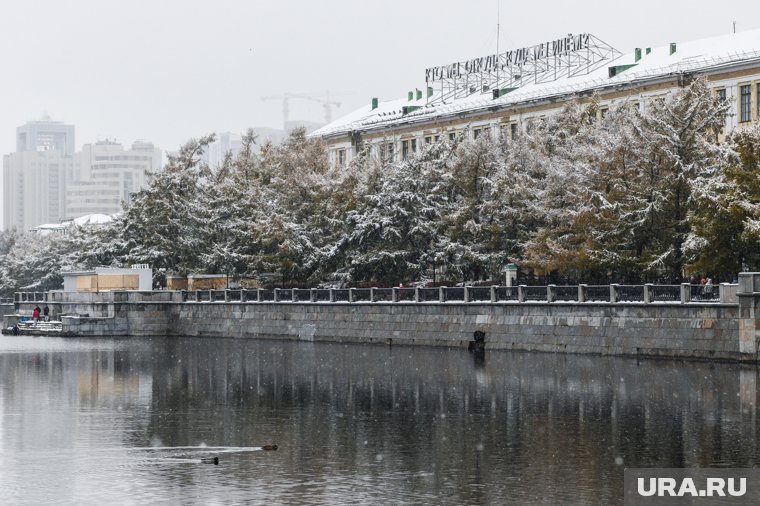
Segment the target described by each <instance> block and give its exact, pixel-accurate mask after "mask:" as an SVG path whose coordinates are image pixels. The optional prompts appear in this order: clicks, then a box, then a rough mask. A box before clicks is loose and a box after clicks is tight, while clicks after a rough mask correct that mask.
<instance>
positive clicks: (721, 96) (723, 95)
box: [715, 88, 726, 104]
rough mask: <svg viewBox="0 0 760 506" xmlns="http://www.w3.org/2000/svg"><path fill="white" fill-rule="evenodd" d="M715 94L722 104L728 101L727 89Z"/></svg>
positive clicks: (717, 91)
mask: <svg viewBox="0 0 760 506" xmlns="http://www.w3.org/2000/svg"><path fill="white" fill-rule="evenodd" d="M715 93H716V94H717V95H718V100H719V101H720V103H721V104H722V103H723V102H725V101H726V89H725V88H721V89H719V90H715Z"/></svg>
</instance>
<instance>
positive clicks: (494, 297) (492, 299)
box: [490, 285, 497, 302]
mask: <svg viewBox="0 0 760 506" xmlns="http://www.w3.org/2000/svg"><path fill="white" fill-rule="evenodd" d="M490 292H491V293H490V295H491V302H496V300H497V297H496V285H491V290H490Z"/></svg>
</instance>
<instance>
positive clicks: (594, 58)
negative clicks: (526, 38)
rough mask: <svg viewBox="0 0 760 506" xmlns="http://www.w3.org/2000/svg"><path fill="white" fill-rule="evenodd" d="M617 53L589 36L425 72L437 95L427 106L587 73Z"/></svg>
mask: <svg viewBox="0 0 760 506" xmlns="http://www.w3.org/2000/svg"><path fill="white" fill-rule="evenodd" d="M621 54H622V53H620V52H619V51H618V50H616V49H615V48H614V47H612V46H610V45H609V44H607V43H605V42H603V41H602V40H600V39H598V38H596V37H594V36H593V35H591V34H590V33H582V34H579V35H573V34H568V35H567V36H566V37H562V38H560V39H556V40H552V41H549V42H542V43H540V44H536V45H534V46H529V47H523V48H519V49H513V50H510V51H506V52H503V53H499V54H491V55H488V56H483V57H480V58H473V59H471V60H466V61H460V62H455V63H450V64H448V65H442V66H438V67H430V68H428V69H425V82H426V83H427V84H428V86H432V87H437V88H438V89H439V91H440V93H436V94H435V95H434V96H433V97H431V98H429V100H428V103H435V102H442V103H446V101H447V100H450V99H457V98H462V97H467V96H470V95H472V94H475V93H488V92H490V90H493V89H503V88H519V87H520V86H521V85H523V84H527V83H545V82H550V81H556V80H557V79H560V78H562V77H574V76H578V75H583V74H589V73H590V72H593V71H594V70H596V69H598V68H600V67H602V66H604V65H606V64H608V63H609V62H611V61H613V60H615V59H617V58H618V57H620V56H621Z"/></svg>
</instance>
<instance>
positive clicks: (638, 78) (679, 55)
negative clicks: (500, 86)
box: [310, 29, 760, 137]
mask: <svg viewBox="0 0 760 506" xmlns="http://www.w3.org/2000/svg"><path fill="white" fill-rule="evenodd" d="M742 63H760V29H758V30H748V31H744V32H739V33H735V34H729V35H722V36H718V37H711V38H706V39H700V40H696V41H691V42H683V43H678V44H677V45H676V52H675V53H673V54H670V46H669V45H667V46H660V47H654V48H652V51H651V53H649V54H644V52H643V51H642V55H641V59H640V60H639V61H638V62H635V53H634V52H630V53H627V54H625V55H623V56H621V57H619V58H617V59H616V60H614V61H612V60H611V61H610V62H609V63H608V64H607V65H604V66H602V67H601V68H598V69H597V70H594V71H592V72H590V73H588V74H585V75H579V76H575V77H570V78H562V79H558V80H556V81H552V82H546V83H527V84H523V85H522V86H521V87H519V88H518V89H516V90H515V91H513V92H511V93H508V94H506V95H504V96H502V97H499V98H497V99H493V98H492V95H491V93H490V92H488V93H484V94H480V93H476V94H472V95H470V96H468V97H465V98H459V99H452V100H450V101H449V102H448V103H445V104H443V103H433V104H427V103H426V102H425V99H421V100H412V101H408V100H406V99H403V98H402V99H398V100H391V101H386V102H380V103H379V104H378V107H377V108H376V109H375V110H372V107H371V106H370V105H369V104H368V105H366V106H364V107H361V108H359V109H357V110H356V111H354V112H352V113H349V114H348V115H346V116H343V117H342V118H339V119H338V120H336V121H333V122H332V123H330V124H328V125H325V126H324V127H322V128H320V129H318V130H316V131H314V132H312V133H311V134H310V137H323V136H328V135H331V134H341V133H347V132H350V131H352V130H366V129H371V128H374V127H378V128H382V127H385V126H392V125H398V124H401V123H413V122H419V121H426V120H430V119H433V118H437V117H441V116H446V115H451V114H455V113H457V112H463V111H467V112H472V111H477V110H479V109H484V110H485V109H489V108H493V107H494V106H497V107H498V106H501V107H506V106H509V105H516V104H521V103H525V102H529V101H533V100H542V99H548V98H551V97H556V96H562V95H565V96H566V95H569V94H573V93H579V92H589V91H594V90H601V89H604V88H607V87H612V86H618V85H631V84H635V83H638V82H643V81H648V80H653V79H657V78H660V77H666V76H670V75H673V74H678V73H681V72H699V71H709V70H717V69H720V68H722V67H727V66H732V65H737V64H742ZM632 64H635V66H633V67H632V68H630V69H628V70H625V71H624V72H621V73H620V74H618V75H616V76H615V77H609V74H608V68H609V67H611V66H617V65H632ZM438 93H439V91H438V90H435V87H434V95H433V97H432V99H433V100H435V98H436V94H438ZM406 105H412V106H420V108H419V109H417V110H415V111H412V112H410V113H408V114H403V113H402V107H404V106H406Z"/></svg>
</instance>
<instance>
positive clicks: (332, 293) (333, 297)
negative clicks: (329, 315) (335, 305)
mask: <svg viewBox="0 0 760 506" xmlns="http://www.w3.org/2000/svg"><path fill="white" fill-rule="evenodd" d="M328 300H329V301H330V302H335V292H334V291H333V289H332V288H330V297H329V298H328Z"/></svg>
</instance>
